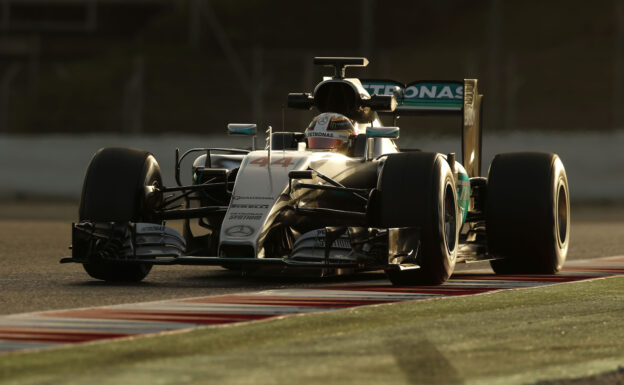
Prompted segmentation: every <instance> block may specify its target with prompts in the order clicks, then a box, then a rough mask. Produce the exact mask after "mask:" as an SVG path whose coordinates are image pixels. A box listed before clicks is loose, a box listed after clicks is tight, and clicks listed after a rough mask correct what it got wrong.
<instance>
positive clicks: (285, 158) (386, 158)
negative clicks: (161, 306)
mask: <svg viewBox="0 0 624 385" xmlns="http://www.w3.org/2000/svg"><path fill="white" fill-rule="evenodd" d="M314 62H315V64H317V65H322V66H330V67H333V68H334V74H333V76H331V77H327V78H325V80H323V81H322V82H320V83H319V84H318V85H317V86H316V88H315V89H314V92H313V93H312V94H310V93H292V94H289V95H288V106H289V107H290V108H295V109H304V110H310V109H314V110H315V111H316V112H317V113H318V115H317V116H316V117H315V118H314V119H313V120H312V122H311V123H310V125H309V126H308V127H307V129H306V130H305V132H272V130H271V129H269V130H268V133H269V135H268V137H267V144H266V147H265V148H264V149H259V150H258V149H255V145H253V146H252V148H251V149H230V148H195V149H191V150H188V151H186V152H184V153H183V154H180V152H179V151H178V150H176V164H175V166H176V167H175V179H176V181H177V186H173V187H172V186H164V185H163V183H162V178H161V173H160V168H159V166H158V163H157V162H156V159H155V158H154V157H153V156H152V155H151V154H150V153H149V152H147V151H142V150H136V149H129V148H103V149H101V150H99V151H98V152H97V153H96V154H95V155H94V157H93V159H92V160H91V163H90V164H89V166H88V168H87V172H86V176H85V179H84V185H83V189H82V198H81V202H80V211H79V221H78V222H77V223H75V224H73V225H72V232H73V234H72V235H73V241H72V243H73V245H72V256H71V257H68V258H64V259H62V260H61V262H77V263H81V264H83V266H84V268H85V270H86V271H87V273H88V274H89V275H90V276H91V277H94V278H97V279H102V280H107V281H140V280H142V279H143V278H145V276H146V275H147V274H148V273H149V271H150V270H151V268H152V266H153V265H171V264H190V265H220V266H224V267H226V268H229V269H236V270H241V271H244V272H250V271H259V272H263V271H265V270H266V271H274V272H283V273H286V274H299V273H302V272H303V273H306V274H315V275H316V274H319V275H333V274H345V273H349V272H356V271H364V270H384V271H385V272H386V274H387V276H388V278H389V279H390V280H391V281H392V283H393V284H399V285H417V284H439V283H442V282H444V281H446V280H447V279H448V278H449V276H450V275H451V274H452V273H453V269H454V267H455V264H456V263H457V262H467V261H477V260H490V263H491V266H492V268H493V269H494V271H495V272H496V273H502V274H514V273H526V274H531V273H536V274H553V273H556V272H557V271H558V270H559V269H560V268H561V266H562V264H563V262H564V260H565V258H566V254H567V250H568V244H569V234H570V216H569V210H570V202H569V191H568V183H567V179H566V173H565V170H564V167H563V164H562V162H561V160H560V159H559V157H558V156H557V155H555V154H550V153H532V152H526V153H508V154H499V155H497V156H496V157H495V158H494V159H493V161H492V163H491V165H490V168H489V173H488V176H487V178H485V177H482V176H481V174H480V171H481V131H482V130H481V119H480V115H481V110H482V95H481V94H479V92H478V90H477V80H474V79H467V80H464V81H463V82H457V81H449V82H441V81H420V82H413V83H410V84H407V85H404V84H401V83H398V82H394V81H387V80H359V79H355V78H347V77H345V70H346V69H347V68H348V67H350V66H360V67H362V66H366V65H367V64H368V61H367V60H366V59H365V58H342V57H338V58H327V57H319V58H315V59H314ZM406 114H410V115H420V114H454V115H458V116H460V117H461V121H462V124H461V131H462V154H461V158H460V159H456V155H455V154H453V153H450V154H440V153H434V152H421V151H401V150H400V149H399V148H398V147H397V145H396V143H395V141H396V140H397V139H398V137H399V131H400V130H399V127H387V126H383V125H382V123H381V120H380V115H389V116H391V117H394V122H395V124H396V118H397V117H398V116H399V115H406ZM407 129H412V128H411V127H410V128H407ZM227 130H228V133H229V134H231V135H248V136H250V137H252V138H253V142H254V143H255V137H256V135H257V127H256V125H254V124H230V125H228V127H227ZM189 156H193V157H194V161H193V165H192V169H191V173H192V179H193V182H192V183H191V184H190V185H184V184H183V183H182V182H181V179H182V178H181V171H180V169H181V164H182V162H183V160H184V159H189V158H187V157H189ZM190 159H192V158H190ZM170 220H183V226H182V228H183V234H179V233H178V232H177V231H175V230H173V229H172V228H169V227H167V226H165V221H170Z"/></svg>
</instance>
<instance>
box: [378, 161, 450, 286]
mask: <svg viewBox="0 0 624 385" xmlns="http://www.w3.org/2000/svg"><path fill="white" fill-rule="evenodd" d="M377 189H378V190H379V195H380V196H379V198H378V201H379V203H378V205H379V210H378V213H379V214H378V215H379V217H378V220H379V227H385V228H393V227H419V228H420V250H419V251H418V254H417V255H416V263H417V264H418V265H419V266H420V268H419V269H416V270H403V271H400V270H394V269H388V270H387V271H386V274H387V275H388V278H389V279H390V281H391V282H392V283H393V284H395V285H419V284H434V285H435V284H440V283H443V282H444V281H446V280H447V279H448V278H449V277H450V275H451V274H452V273H453V269H454V268H455V259H456V255H457V240H458V228H459V227H458V215H457V192H456V187H455V180H454V178H453V173H452V172H451V168H450V167H449V165H448V163H447V162H446V160H445V159H444V158H443V157H442V156H441V155H440V154H436V153H426V152H414V153H403V154H395V155H391V156H388V158H387V159H386V161H385V164H384V165H383V169H382V171H381V174H380V176H379V180H378V186H377Z"/></svg>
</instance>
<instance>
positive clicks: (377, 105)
mask: <svg viewBox="0 0 624 385" xmlns="http://www.w3.org/2000/svg"><path fill="white" fill-rule="evenodd" d="M362 105H363V106H364V107H369V108H370V109H371V110H373V111H379V112H392V111H394V110H395V108H396V107H397V100H396V98H395V97H394V95H371V97H370V99H365V100H362Z"/></svg>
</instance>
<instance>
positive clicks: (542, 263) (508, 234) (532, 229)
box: [485, 152, 570, 274]
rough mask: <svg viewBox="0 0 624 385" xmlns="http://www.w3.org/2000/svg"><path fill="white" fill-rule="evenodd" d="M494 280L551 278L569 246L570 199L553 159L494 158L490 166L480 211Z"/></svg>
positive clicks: (537, 155) (558, 163)
mask: <svg viewBox="0 0 624 385" xmlns="http://www.w3.org/2000/svg"><path fill="white" fill-rule="evenodd" d="M485 220H486V228H487V240H488V252H489V254H490V255H491V256H493V257H496V258H500V259H496V260H493V261H491V262H490V264H491V266H492V269H493V270H494V272H496V273H497V274H554V273H556V272H557V271H559V269H561V266H562V265H563V263H564V262H565V259H566V255H567V253H568V245H569V243H570V193H569V189H568V179H567V177H566V172H565V169H564V167H563V163H562V162H561V159H559V157H558V156H557V155H555V154H551V153H538V152H519V153H508V154H499V155H496V157H494V160H493V161H492V164H491V165H490V171H489V173H488V182H487V202H486V210H485Z"/></svg>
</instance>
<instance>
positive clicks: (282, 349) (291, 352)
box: [0, 277, 624, 385]
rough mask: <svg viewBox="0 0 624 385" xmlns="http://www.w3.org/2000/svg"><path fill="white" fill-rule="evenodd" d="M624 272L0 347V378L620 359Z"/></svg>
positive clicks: (509, 374)
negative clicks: (36, 346) (57, 345)
mask: <svg viewBox="0 0 624 385" xmlns="http://www.w3.org/2000/svg"><path fill="white" fill-rule="evenodd" d="M623 319H624V277H614V278H607V279H599V280H593V281H584V282H576V283H566V284H559V285H552V286H547V287H542V288H533V289H522V290H506V291H501V292H496V293H491V294H486V295H473V296H465V297H453V298H445V299H441V300H430V301H421V302H404V303H399V304H392V305H377V306H367V307H360V308H354V309H346V310H341V311H334V312H327V313H322V314H306V315H299V316H290V317H285V318H281V319H272V320H267V321H262V322H253V323H247V324H237V325H230V326H227V327H216V328H215V327H208V328H201V329H196V330H193V331H191V332H184V333H169V334H165V335H160V336H156V337H150V338H135V339H129V340H123V341H117V342H105V343H97V344H89V345H83V346H76V347H71V348H66V349H56V350H48V351H41V352H34V353H28V354H9V355H4V356H0V383H2V384H58V383H63V384H82V383H97V384H119V383H132V384H194V383H215V384H216V383H219V384H221V383H228V384H252V383H253V384H283V383H293V382H297V385H304V384H318V383H323V384H329V383H341V384H342V383H358V384H360V383H384V384H421V383H422V384H522V383H533V382H537V381H539V380H544V379H552V378H571V377H584V376H589V375H594V374H598V373H603V372H607V371H612V370H615V369H617V368H618V366H624V322H623Z"/></svg>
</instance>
